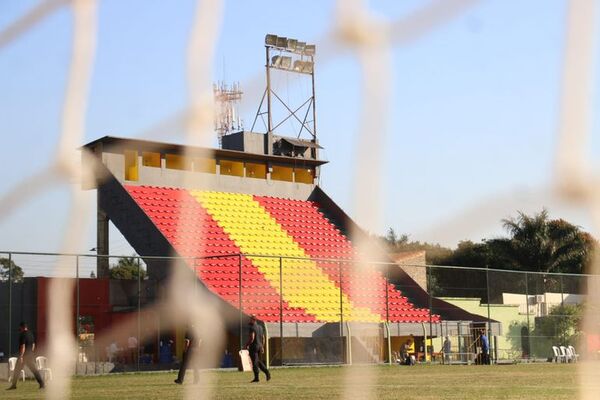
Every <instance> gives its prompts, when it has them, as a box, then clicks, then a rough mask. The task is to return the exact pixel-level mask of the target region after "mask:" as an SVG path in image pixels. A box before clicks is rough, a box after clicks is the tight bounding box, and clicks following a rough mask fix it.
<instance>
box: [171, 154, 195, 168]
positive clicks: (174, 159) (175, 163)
mask: <svg viewBox="0 0 600 400" xmlns="http://www.w3.org/2000/svg"><path fill="white" fill-rule="evenodd" d="M165 160H166V165H165V166H166V167H167V168H169V169H179V170H186V169H190V160H189V159H188V158H186V157H184V156H180V155H178V154H165Z"/></svg>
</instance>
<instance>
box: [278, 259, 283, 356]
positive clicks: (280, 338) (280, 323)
mask: <svg viewBox="0 0 600 400" xmlns="http://www.w3.org/2000/svg"><path fill="white" fill-rule="evenodd" d="M279 352H280V356H281V365H283V257H281V256H280V257H279Z"/></svg>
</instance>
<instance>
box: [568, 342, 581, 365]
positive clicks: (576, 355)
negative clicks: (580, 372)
mask: <svg viewBox="0 0 600 400" xmlns="http://www.w3.org/2000/svg"><path fill="white" fill-rule="evenodd" d="M567 348H568V349H569V351H570V352H571V356H572V357H573V361H575V362H577V361H579V354H577V352H576V351H575V347H573V346H571V345H569V347H567Z"/></svg>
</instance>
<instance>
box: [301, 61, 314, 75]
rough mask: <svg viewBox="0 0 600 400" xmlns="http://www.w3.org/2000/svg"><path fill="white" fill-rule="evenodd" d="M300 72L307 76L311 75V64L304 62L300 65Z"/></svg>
mask: <svg viewBox="0 0 600 400" xmlns="http://www.w3.org/2000/svg"><path fill="white" fill-rule="evenodd" d="M302 72H306V73H307V74H312V72H313V63H312V62H310V61H304V62H303V63H302Z"/></svg>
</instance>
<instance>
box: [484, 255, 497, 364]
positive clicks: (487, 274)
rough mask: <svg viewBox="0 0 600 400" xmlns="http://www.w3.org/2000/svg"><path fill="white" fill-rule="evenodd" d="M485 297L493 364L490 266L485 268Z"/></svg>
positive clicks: (489, 348)
mask: <svg viewBox="0 0 600 400" xmlns="http://www.w3.org/2000/svg"><path fill="white" fill-rule="evenodd" d="M485 297H486V299H487V302H486V303H487V337H488V342H489V344H490V345H489V346H488V352H489V357H490V364H491V355H492V354H494V353H493V352H492V349H491V347H492V346H491V344H492V341H491V340H490V338H491V337H492V323H491V321H492V318H491V316H490V267H489V265H486V266H485ZM494 352H495V348H494Z"/></svg>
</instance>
